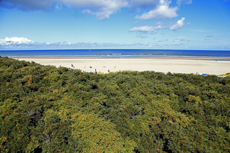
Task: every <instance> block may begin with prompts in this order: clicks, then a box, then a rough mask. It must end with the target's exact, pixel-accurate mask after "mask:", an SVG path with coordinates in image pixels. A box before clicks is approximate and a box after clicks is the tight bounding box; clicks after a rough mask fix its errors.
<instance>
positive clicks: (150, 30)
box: [129, 17, 185, 34]
mask: <svg viewBox="0 0 230 153" xmlns="http://www.w3.org/2000/svg"><path fill="white" fill-rule="evenodd" d="M184 20H185V18H184V17H183V18H181V19H180V20H178V21H177V22H176V23H175V24H173V25H171V26H170V25H165V26H164V25H163V24H162V23H161V22H157V23H156V25H155V26H148V25H147V26H139V27H133V28H132V29H130V30H129V32H140V33H152V34H154V33H157V32H158V30H160V29H170V30H176V29H179V28H181V27H183V25H184Z"/></svg>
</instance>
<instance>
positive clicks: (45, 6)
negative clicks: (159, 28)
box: [0, 0, 192, 20]
mask: <svg viewBox="0 0 230 153" xmlns="http://www.w3.org/2000/svg"><path fill="white" fill-rule="evenodd" d="M177 3H178V5H180V4H190V3H192V0H178V1H177ZM170 4H171V0H0V7H5V8H9V9H10V8H18V9H20V10H23V11H34V10H44V11H48V10H50V9H53V8H56V9H61V8H62V5H63V6H64V5H65V6H68V7H69V8H78V9H83V10H82V13H83V14H91V15H95V16H96V17H97V19H99V20H104V19H108V18H109V17H110V15H112V14H115V13H117V11H119V10H120V9H121V8H130V9H148V10H150V11H149V12H147V13H143V14H142V15H137V16H136V17H135V18H136V19H140V20H149V19H165V18H175V17H177V16H178V14H177V13H176V12H177V10H178V7H170V6H169V5H170Z"/></svg>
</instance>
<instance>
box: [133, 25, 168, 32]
mask: <svg viewBox="0 0 230 153" xmlns="http://www.w3.org/2000/svg"><path fill="white" fill-rule="evenodd" d="M163 28H164V27H162V26H161V25H158V26H139V27H133V28H132V29H130V30H129V31H130V32H135V31H136V32H142V33H156V32H157V30H159V29H163Z"/></svg>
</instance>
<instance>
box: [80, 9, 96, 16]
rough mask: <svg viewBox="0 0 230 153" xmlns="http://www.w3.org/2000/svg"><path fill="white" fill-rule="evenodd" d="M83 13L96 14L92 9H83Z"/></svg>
mask: <svg viewBox="0 0 230 153" xmlns="http://www.w3.org/2000/svg"><path fill="white" fill-rule="evenodd" d="M81 13H82V14H91V15H95V12H93V11H91V10H90V9H84V10H82V11H81Z"/></svg>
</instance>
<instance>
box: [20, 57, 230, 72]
mask: <svg viewBox="0 0 230 153" xmlns="http://www.w3.org/2000/svg"><path fill="white" fill-rule="evenodd" d="M18 60H25V61H30V62H31V61H34V62H36V63H39V64H42V65H54V66H56V67H59V66H63V67H67V68H73V69H80V70H82V71H84V72H95V69H96V71H97V72H99V71H100V72H104V73H108V70H109V71H110V72H116V71H124V70H131V71H155V72H163V73H167V72H171V73H193V74H195V73H197V72H199V73H200V74H215V75H220V74H225V73H228V72H230V61H219V60H218V61H215V60H205V59H189V58H177V59H175V58H171V59H170V58H167V59H159V58H155V59H152V58H151V59H150V58H146V59H130V58H105V59H92V58H19V59H18ZM71 65H73V66H74V67H72V66H71Z"/></svg>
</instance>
